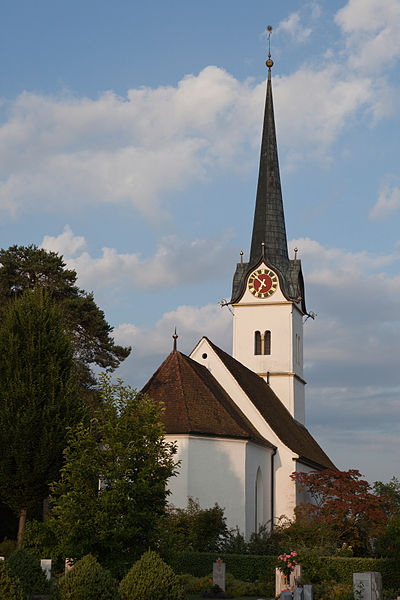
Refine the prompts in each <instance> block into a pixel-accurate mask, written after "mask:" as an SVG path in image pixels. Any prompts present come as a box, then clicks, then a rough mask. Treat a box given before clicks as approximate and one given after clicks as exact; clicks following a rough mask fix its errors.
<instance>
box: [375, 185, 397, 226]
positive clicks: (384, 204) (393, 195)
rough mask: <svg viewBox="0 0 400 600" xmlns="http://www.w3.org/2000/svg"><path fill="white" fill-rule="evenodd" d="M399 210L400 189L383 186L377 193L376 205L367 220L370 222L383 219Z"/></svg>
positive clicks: (392, 186)
mask: <svg viewBox="0 0 400 600" xmlns="http://www.w3.org/2000/svg"><path fill="white" fill-rule="evenodd" d="M399 208H400V188H399V187H397V186H394V185H390V184H385V185H383V186H382V188H381V189H380V191H379V196H378V200H377V202H376V204H375V205H374V206H373V207H372V209H371V211H370V213H369V218H370V219H371V220H372V221H375V220H377V219H385V218H386V217H389V216H390V215H391V214H392V213H394V212H396V211H397V210H398V209H399Z"/></svg>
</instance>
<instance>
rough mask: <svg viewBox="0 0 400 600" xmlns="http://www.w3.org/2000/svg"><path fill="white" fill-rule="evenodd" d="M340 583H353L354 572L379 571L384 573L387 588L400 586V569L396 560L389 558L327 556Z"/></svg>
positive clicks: (383, 577) (383, 581)
mask: <svg viewBox="0 0 400 600" xmlns="http://www.w3.org/2000/svg"><path fill="white" fill-rule="evenodd" d="M326 560H327V564H328V566H330V567H331V568H332V571H333V572H334V573H335V575H336V580H337V581H338V583H350V584H352V583H353V573H365V572H366V571H379V573H381V574H382V585H383V587H384V588H385V589H389V588H393V587H400V570H399V566H398V564H397V565H396V561H392V560H390V559H387V558H343V557H339V556H331V557H326Z"/></svg>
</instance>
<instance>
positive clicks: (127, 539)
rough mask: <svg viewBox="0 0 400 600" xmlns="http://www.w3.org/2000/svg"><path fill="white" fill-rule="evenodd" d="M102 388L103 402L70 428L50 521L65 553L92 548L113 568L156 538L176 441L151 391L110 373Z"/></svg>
mask: <svg viewBox="0 0 400 600" xmlns="http://www.w3.org/2000/svg"><path fill="white" fill-rule="evenodd" d="M100 394H101V399H102V408H101V409H98V410H97V411H95V413H94V416H93V418H92V419H91V421H90V423H89V424H87V423H83V422H82V423H80V424H79V426H78V428H77V430H76V431H75V432H74V433H73V435H71V437H70V440H69V443H68V446H67V448H66V450H65V453H64V454H65V465H64V467H63V469H62V471H61V479H60V480H59V481H58V482H56V483H54V484H53V485H52V497H51V501H52V512H51V526H52V527H53V529H54V531H55V533H56V535H57V537H58V539H59V543H60V547H61V548H62V551H63V553H64V555H65V556H68V557H73V558H75V559H76V558H78V559H79V558H81V557H83V556H84V555H86V554H89V553H91V554H93V555H94V556H96V557H97V558H98V559H99V561H100V562H101V563H102V564H105V565H106V566H108V568H110V570H112V572H113V573H115V572H116V570H117V569H118V565H117V563H118V562H119V563H120V564H124V565H126V566H128V565H130V564H132V562H133V560H134V559H136V558H137V557H138V556H139V555H140V554H141V553H142V552H143V551H144V550H145V549H146V548H147V547H148V546H149V545H150V544H151V543H152V541H153V538H154V536H155V531H156V528H157V526H158V521H159V518H160V516H161V515H162V514H163V512H164V509H165V504H166V497H167V494H168V492H167V491H166V482H167V479H168V478H169V477H171V476H172V475H173V474H174V472H175V464H174V461H173V454H174V453H175V447H174V445H173V444H170V443H167V442H166V441H165V439H164V428H163V425H162V423H161V409H160V406H159V405H158V404H157V403H155V402H154V401H152V400H151V399H150V398H149V397H148V396H146V395H142V394H138V393H136V391H135V390H133V389H132V388H130V387H129V386H127V387H124V386H123V385H122V382H120V381H119V382H118V383H111V381H110V379H109V377H108V376H102V377H101V381H100ZM99 482H100V486H99Z"/></svg>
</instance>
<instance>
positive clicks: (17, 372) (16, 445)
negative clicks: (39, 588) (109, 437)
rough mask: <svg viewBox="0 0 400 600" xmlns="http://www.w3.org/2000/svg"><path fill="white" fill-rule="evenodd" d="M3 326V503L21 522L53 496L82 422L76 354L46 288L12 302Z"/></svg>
mask: <svg viewBox="0 0 400 600" xmlns="http://www.w3.org/2000/svg"><path fill="white" fill-rule="evenodd" d="M2 316H3V318H2V321H1V324H0V500H1V501H2V502H4V503H5V504H7V505H8V506H9V507H10V508H12V509H13V511H14V512H15V513H16V514H17V516H19V529H18V544H19V546H20V545H21V543H22V537H23V529H24V525H25V520H26V516H27V512H28V511H29V510H30V509H32V508H33V507H34V506H35V505H37V503H38V502H40V501H42V500H43V499H44V498H45V497H47V495H48V484H49V483H50V482H51V481H52V480H54V479H56V478H57V476H58V473H59V470H60V468H61V465H62V452H63V450H64V447H65V445H66V437H67V430H68V428H69V427H70V426H73V425H74V424H75V423H76V422H77V421H78V420H79V419H80V418H81V417H82V409H81V405H82V403H81V400H80V397H79V394H78V388H77V383H76V377H75V371H74V359H73V349H72V344H71V341H70V338H69V336H68V334H66V332H65V328H64V325H63V316H62V313H61V311H60V308H59V307H58V306H57V305H56V303H55V302H54V300H52V298H51V297H50V295H49V294H48V293H47V292H46V291H44V290H43V289H40V288H39V289H35V290H26V291H25V292H23V293H22V295H20V296H19V297H17V298H15V299H14V300H12V301H10V302H9V303H8V304H7V306H6V308H5V310H4V312H3V315H2Z"/></svg>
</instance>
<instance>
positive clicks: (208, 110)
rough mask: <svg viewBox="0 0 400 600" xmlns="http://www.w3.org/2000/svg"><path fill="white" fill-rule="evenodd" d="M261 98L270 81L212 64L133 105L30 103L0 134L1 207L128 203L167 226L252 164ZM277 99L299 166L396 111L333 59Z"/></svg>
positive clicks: (368, 82) (375, 87) (279, 82)
mask: <svg viewBox="0 0 400 600" xmlns="http://www.w3.org/2000/svg"><path fill="white" fill-rule="evenodd" d="M282 27H284V25H282ZM286 27H287V28H288V30H290V31H293V32H296V31H297V35H298V36H300V37H301V36H303V37H304V36H305V33H304V32H305V31H307V30H304V29H301V28H300V25H299V21H298V18H297V17H293V16H291V17H290V18H289V20H288V22H287V24H286ZM299 28H300V29H299ZM301 32H302V33H301ZM346 35H347V34H346ZM264 94H265V83H264V82H261V83H256V82H254V81H245V82H239V81H238V80H236V79H235V78H234V77H233V76H232V75H230V74H229V73H227V72H226V71H224V70H223V69H220V68H218V67H213V66H209V67H206V68H205V69H203V70H202V71H201V72H200V73H199V74H198V75H187V76H185V77H183V79H182V80H181V81H180V82H179V83H178V84H177V86H175V87H173V86H164V87H159V88H155V89H151V88H139V89H130V90H128V92H127V94H126V96H125V97H120V96H117V95H116V94H114V93H112V92H106V93H104V94H102V95H101V96H100V97H99V98H98V99H90V98H76V97H74V96H72V95H68V94H65V95H62V96H58V97H52V96H44V95H37V94H30V93H24V94H21V95H20V96H19V97H18V98H17V99H16V100H15V101H14V102H10V103H9V104H8V105H7V109H8V117H7V120H6V121H5V122H3V123H2V124H1V125H0V165H1V167H0V209H2V210H3V211H5V212H9V213H11V214H17V213H18V212H19V211H31V212H34V211H35V212H52V211H53V212H57V213H59V212H60V210H61V211H63V212H66V213H68V211H72V210H74V209H75V207H76V206H79V207H85V206H96V205H99V204H109V205H110V204H111V205H113V204H114V205H115V204H125V205H132V206H134V207H135V208H136V209H137V210H138V211H139V212H140V213H141V214H143V215H145V216H146V217H147V218H149V219H150V220H152V221H155V222H159V223H160V222H165V219H166V218H167V216H168V214H169V213H168V209H167V207H166V206H165V199H166V198H167V197H170V196H171V194H172V193H173V192H175V191H180V190H184V189H186V187H187V186H189V185H190V184H192V183H193V182H196V181H204V180H208V179H211V178H212V177H214V176H215V174H216V173H221V171H223V170H224V169H226V170H228V171H231V172H234V171H236V172H237V171H238V170H242V169H244V168H246V165H250V164H253V159H254V157H253V155H252V152H254V156H255V155H256V153H257V152H258V145H259V136H260V125H261V122H262V111H263V104H264ZM274 94H275V96H276V107H277V109H276V115H277V121H278V128H279V138H280V146H281V149H282V150H283V151H284V152H283V154H285V150H286V156H287V157H288V158H287V159H286V160H289V163H290V164H291V165H296V164H297V163H299V162H302V161H310V159H311V160H314V161H326V160H327V159H329V156H330V151H331V148H332V145H333V144H334V142H335V141H336V140H337V139H338V137H339V136H340V135H341V133H342V131H343V130H344V128H345V127H346V125H347V124H348V123H349V122H350V120H354V118H355V117H358V118H359V117H362V116H363V115H368V116H370V115H371V114H373V116H374V117H375V119H376V118H379V117H382V116H384V115H386V114H388V112H389V111H390V110H391V106H392V105H391V99H392V94H391V92H390V90H388V88H387V85H386V84H385V81H384V80H380V81H379V82H378V81H375V80H374V79H373V78H371V77H369V76H366V75H364V74H358V73H357V72H355V71H352V70H349V69H348V67H347V66H346V65H343V64H340V63H339V62H337V61H335V62H334V63H332V62H330V60H329V59H325V61H324V60H323V61H322V63H320V64H319V65H318V66H315V67H311V66H309V65H308V66H307V65H306V66H303V67H301V68H300V69H299V70H298V71H296V72H295V73H293V74H291V75H288V76H284V77H279V76H278V75H275V77H274ZM293 98H296V102H293ZM299 115H301V118H299ZM249 150H250V151H249Z"/></svg>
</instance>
